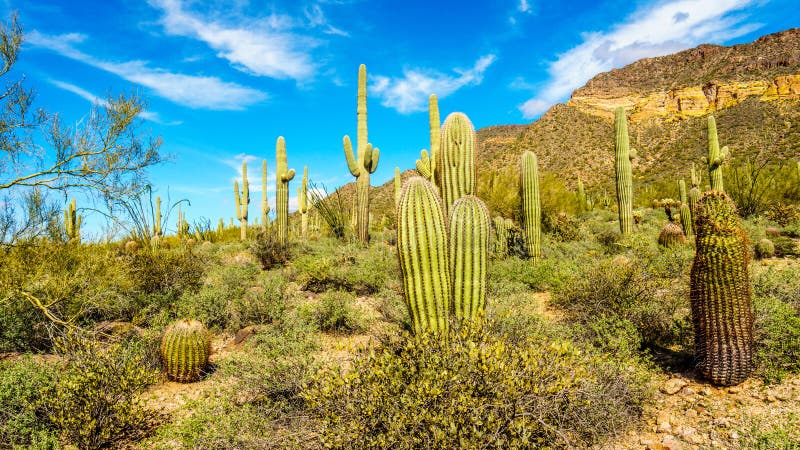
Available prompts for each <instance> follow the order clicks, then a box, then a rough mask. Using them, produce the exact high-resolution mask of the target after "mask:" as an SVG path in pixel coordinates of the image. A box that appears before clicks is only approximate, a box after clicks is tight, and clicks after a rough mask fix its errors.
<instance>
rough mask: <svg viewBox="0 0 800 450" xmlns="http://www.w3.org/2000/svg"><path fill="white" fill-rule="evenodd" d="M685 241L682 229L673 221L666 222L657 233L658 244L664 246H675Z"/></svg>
mask: <svg viewBox="0 0 800 450" xmlns="http://www.w3.org/2000/svg"><path fill="white" fill-rule="evenodd" d="M685 243H686V236H685V235H684V234H683V229H682V228H681V227H679V226H678V225H676V224H674V223H673V222H667V223H666V224H665V225H664V227H663V228H661V233H660V234H659V235H658V245H660V246H662V247H666V248H675V247H678V246H680V245H683V244H685Z"/></svg>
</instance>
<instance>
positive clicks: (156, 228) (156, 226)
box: [151, 197, 163, 244]
mask: <svg viewBox="0 0 800 450" xmlns="http://www.w3.org/2000/svg"><path fill="white" fill-rule="evenodd" d="M154 215H155V217H154V218H153V238H152V242H151V243H154V244H158V241H159V239H161V236H162V235H163V233H162V231H161V197H156V211H155V214H154Z"/></svg>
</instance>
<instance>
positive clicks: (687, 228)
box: [678, 180, 692, 238]
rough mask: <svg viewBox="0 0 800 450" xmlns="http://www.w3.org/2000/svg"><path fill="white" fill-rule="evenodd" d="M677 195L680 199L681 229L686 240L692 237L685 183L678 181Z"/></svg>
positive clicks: (690, 216)
mask: <svg viewBox="0 0 800 450" xmlns="http://www.w3.org/2000/svg"><path fill="white" fill-rule="evenodd" d="M678 194H679V195H680V198H681V209H680V211H681V228H683V234H685V235H686V237H687V238H688V237H689V236H691V235H692V210H691V209H689V196H688V195H687V194H686V182H685V181H683V180H680V181H678Z"/></svg>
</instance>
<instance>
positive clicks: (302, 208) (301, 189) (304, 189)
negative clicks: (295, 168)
mask: <svg viewBox="0 0 800 450" xmlns="http://www.w3.org/2000/svg"><path fill="white" fill-rule="evenodd" d="M297 211H298V212H299V213H300V236H302V237H303V238H305V237H306V236H308V166H304V167H303V179H302V180H301V181H300V186H298V187H297Z"/></svg>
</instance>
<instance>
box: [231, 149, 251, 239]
mask: <svg viewBox="0 0 800 450" xmlns="http://www.w3.org/2000/svg"><path fill="white" fill-rule="evenodd" d="M233 193H234V196H235V198H236V205H235V206H236V218H237V219H239V224H240V227H241V239H242V240H245V239H247V209H248V205H249V204H250V182H249V181H247V163H246V162H243V163H242V191H241V193H240V192H239V181H237V180H234V181H233Z"/></svg>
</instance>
